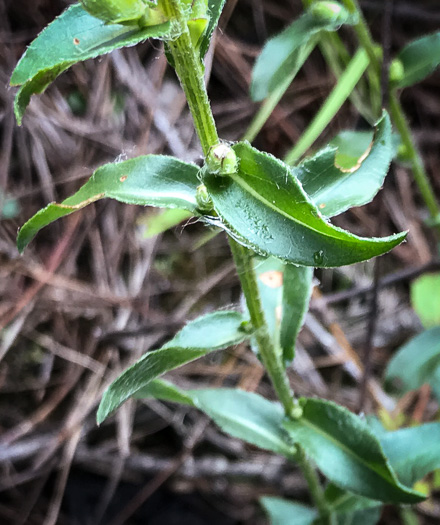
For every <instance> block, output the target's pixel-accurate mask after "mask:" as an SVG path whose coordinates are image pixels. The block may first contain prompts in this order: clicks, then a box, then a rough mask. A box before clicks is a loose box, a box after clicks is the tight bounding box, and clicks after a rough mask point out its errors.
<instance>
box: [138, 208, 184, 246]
mask: <svg viewBox="0 0 440 525" xmlns="http://www.w3.org/2000/svg"><path fill="white" fill-rule="evenodd" d="M192 216H193V214H192V213H191V212H189V211H187V210H182V209H181V208H170V209H168V210H161V211H160V212H159V213H154V214H151V213H147V214H146V215H145V216H144V217H142V218H141V219H139V220H138V223H139V224H141V225H142V226H143V227H144V228H145V229H144V232H143V235H144V238H145V239H151V238H152V237H155V236H156V235H159V234H160V233H164V232H166V231H167V230H169V229H171V228H174V227H175V226H178V225H179V224H180V223H181V222H183V221H185V220H188V219H190V218H191V217H192Z"/></svg>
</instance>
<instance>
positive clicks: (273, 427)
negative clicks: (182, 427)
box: [191, 388, 295, 458]
mask: <svg viewBox="0 0 440 525" xmlns="http://www.w3.org/2000/svg"><path fill="white" fill-rule="evenodd" d="M191 396H192V397H193V399H194V402H195V404H196V406H197V407H198V408H200V410H202V411H203V412H205V413H206V414H207V415H208V416H209V417H210V418H211V419H213V421H214V422H215V423H216V424H217V425H218V426H219V427H220V428H221V429H222V430H223V431H224V432H226V433H227V434H230V435H231V436H233V437H235V438H239V439H242V440H243V441H246V442H247V443H251V444H252V445H255V446H257V447H260V448H263V449H266V450H271V451H272V452H275V453H276V454H281V455H283V456H287V457H290V458H291V457H292V456H293V454H294V453H295V447H294V446H292V445H291V444H290V443H289V439H288V437H287V434H286V432H285V431H284V430H283V428H282V421H283V419H284V411H283V409H282V407H281V406H280V405H279V404H277V403H272V402H271V401H268V400H267V399H264V397H261V396H259V395H258V394H253V393H251V392H244V391H243V390H236V389H226V388H225V389H209V390H192V391H191Z"/></svg>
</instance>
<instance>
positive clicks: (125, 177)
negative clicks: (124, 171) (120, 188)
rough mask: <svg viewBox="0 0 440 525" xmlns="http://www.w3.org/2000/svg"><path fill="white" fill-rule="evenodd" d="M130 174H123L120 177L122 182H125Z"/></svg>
mask: <svg viewBox="0 0 440 525" xmlns="http://www.w3.org/2000/svg"><path fill="white" fill-rule="evenodd" d="M127 177H128V175H122V177H121V178H120V179H119V181H120V182H125V181H126V180H127Z"/></svg>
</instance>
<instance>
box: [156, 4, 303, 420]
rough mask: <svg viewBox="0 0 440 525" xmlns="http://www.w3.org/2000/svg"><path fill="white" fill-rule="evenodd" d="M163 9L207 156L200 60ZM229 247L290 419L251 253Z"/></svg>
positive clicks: (211, 140) (173, 11)
mask: <svg viewBox="0 0 440 525" xmlns="http://www.w3.org/2000/svg"><path fill="white" fill-rule="evenodd" d="M162 7H163V9H164V12H165V14H166V15H167V16H169V17H170V18H173V19H174V20H175V21H176V23H177V24H178V26H179V27H178V29H179V36H178V37H177V38H176V39H175V40H173V41H171V42H168V46H169V50H170V52H171V54H172V57H173V59H174V62H175V67H176V72H177V74H178V76H179V79H180V82H181V84H182V88H183V90H184V92H185V95H186V97H187V99H188V105H189V108H190V111H191V114H192V116H193V119H194V124H195V128H196V131H197V134H198V136H199V138H200V142H201V144H202V148H203V151H204V153H205V155H206V154H207V153H208V152H209V150H210V148H211V147H212V146H214V145H216V144H218V143H219V142H220V140H219V137H218V134H217V129H216V127H215V123H214V117H213V115H212V111H211V106H210V104H209V99H208V95H207V93H206V86H205V82H204V78H203V70H202V66H201V63H200V59H199V56H198V54H197V52H196V50H195V49H194V46H193V44H192V41H191V38H190V35H189V31H188V28H187V25H186V21H185V18H184V15H183V13H182V12H181V10H180V4H179V2H178V1H177V0H162ZM229 243H230V246H231V250H232V254H233V257H234V261H235V264H236V266H237V271H238V275H239V277H240V281H241V284H242V287H243V293H244V295H245V297H246V303H247V305H248V310H249V313H250V317H251V322H252V325H253V327H254V329H255V331H256V335H255V339H256V341H257V346H258V351H259V353H260V355H261V358H262V361H263V364H264V366H265V367H266V370H267V373H268V375H269V377H270V379H271V380H272V383H273V386H274V388H275V391H276V392H277V395H278V397H279V399H280V401H281V402H282V404H283V406H284V409H285V411H286V414H287V415H289V416H290V415H291V414H292V412H293V410H294V409H295V407H296V402H295V401H294V398H293V394H292V392H291V390H290V386H289V380H288V378H287V375H286V371H285V369H284V366H283V363H282V358H281V353H280V352H277V351H276V348H275V346H274V344H273V342H272V340H271V338H270V336H269V330H268V327H267V322H266V319H265V317H264V314H263V308H262V305H261V299H260V296H259V293H258V286H257V278H256V275H255V271H254V268H253V264H252V253H251V252H250V251H249V250H248V249H247V248H244V247H243V246H241V245H240V244H238V243H237V242H236V241H235V240H234V239H232V238H229Z"/></svg>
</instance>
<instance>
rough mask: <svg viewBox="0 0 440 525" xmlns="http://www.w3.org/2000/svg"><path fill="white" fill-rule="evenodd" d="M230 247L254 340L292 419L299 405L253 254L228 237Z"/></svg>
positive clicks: (279, 396) (280, 398) (287, 413)
mask: <svg viewBox="0 0 440 525" xmlns="http://www.w3.org/2000/svg"><path fill="white" fill-rule="evenodd" d="M229 245H230V247H231V252H232V256H233V258H234V262H235V265H236V267H237V271H238V276H239V278H240V283H241V287H242V289H243V293H244V295H245V297H246V303H247V307H248V310H249V315H250V318H251V321H252V326H253V327H254V329H255V340H256V342H257V346H258V351H259V353H260V357H261V360H262V362H263V364H264V366H265V368H266V370H267V373H268V374H269V377H270V379H271V380H272V383H273V386H274V388H275V391H276V393H277V395H278V398H279V400H280V401H281V403H282V404H283V406H284V410H285V412H286V415H288V416H291V415H292V413H293V411H294V409H295V407H296V402H295V401H294V398H293V393H292V391H291V389H290V385H289V380H288V378H287V375H286V372H285V369H284V366H283V362H282V355H281V352H279V351H278V352H277V351H276V348H275V345H274V344H273V341H272V339H271V337H270V336H269V331H268V328H267V323H266V319H265V318H264V313H263V309H262V306H261V299H260V294H259V292H258V285H257V277H256V275H255V271H254V267H253V264H252V254H251V252H250V251H249V250H248V249H247V248H245V247H244V246H242V245H241V244H239V243H238V242H236V241H235V240H234V239H232V238H231V237H230V238H229Z"/></svg>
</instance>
